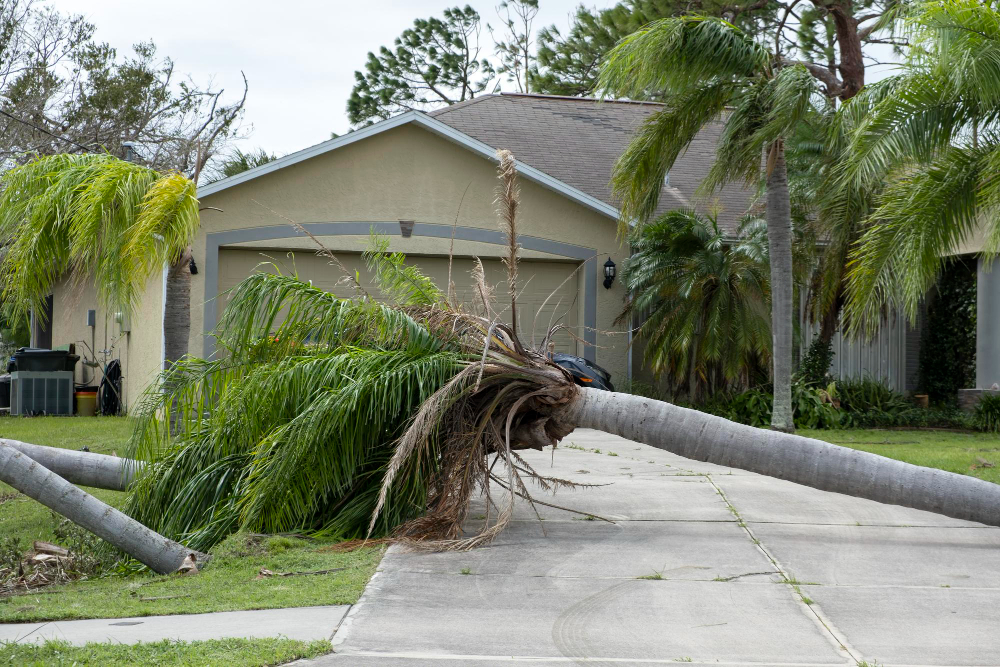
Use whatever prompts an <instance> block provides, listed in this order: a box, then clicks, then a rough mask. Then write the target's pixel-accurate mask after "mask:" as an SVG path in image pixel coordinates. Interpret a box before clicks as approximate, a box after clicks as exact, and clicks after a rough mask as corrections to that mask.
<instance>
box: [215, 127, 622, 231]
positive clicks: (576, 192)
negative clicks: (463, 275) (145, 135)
mask: <svg viewBox="0 0 1000 667" xmlns="http://www.w3.org/2000/svg"><path fill="white" fill-rule="evenodd" d="M406 124H413V125H416V126H418V127H421V128H423V129H425V130H428V131H430V132H432V133H434V134H436V135H438V136H440V137H442V138H444V139H447V140H448V141H451V142H453V143H455V144H458V145H460V146H462V147H464V148H466V149H468V150H470V151H472V152H474V153H477V154H479V155H481V156H482V157H484V158H486V159H488V160H491V161H494V162H495V161H496V150H497V149H496V148H494V147H493V146H491V145H489V144H487V143H485V142H483V141H480V140H479V139H476V138H474V137H471V136H469V135H468V134H465V133H464V132H462V131H461V130H459V129H457V128H455V127H453V126H451V125H448V124H446V123H443V122H441V121H440V120H438V119H436V118H434V117H432V116H429V115H427V114H425V113H421V112H419V111H409V112H407V113H403V114H400V115H399V116H394V117H393V118H389V119H388V120H384V121H381V122H379V123H375V124H373V125H369V126H367V127H364V128H361V129H359V130H355V131H354V132H350V133H348V134H345V135H343V136H340V137H336V138H334V139H330V140H329V141H324V142H323V143H321V144H316V145H315V146H310V147H309V148H306V149H304V150H301V151H297V152H295V153H291V154H290V155H286V156H284V157H281V158H278V159H277V160H274V161H272V162H268V163H267V164H263V165H261V166H259V167H255V168H254V169H250V170H248V171H244V172H242V173H240V174H236V175H235V176H230V177H229V178H225V179H222V180H221V181H216V182H215V183H209V184H208V185H205V186H202V187H199V188H198V196H199V197H207V196H209V195H212V194H214V193H216V192H219V191H221V190H225V189H228V188H231V187H233V186H236V185H239V184H241V183H245V182H247V181H250V180H253V179H255V178H258V177H260V176H264V175H265V174H269V173H271V172H274V171H278V170H279V169H284V168H285V167H289V166H291V165H294V164H297V163H299V162H302V161H304V160H308V159H310V158H313V157H316V156H318V155H322V154H324V153H327V152H329V151H333V150H336V149H338V148H341V147H343V146H348V145H350V144H352V143H354V142H356V141H362V140H364V139H365V138H367V137H370V136H373V135H376V134H380V133H382V132H385V131H387V130H391V129H393V128H396V127H400V126H401V125H406ZM514 155H515V157H517V153H516V152H515V154H514ZM517 171H518V173H520V174H521V176H523V177H524V178H526V179H528V180H530V181H533V182H535V183H537V184H539V185H541V186H543V187H545V188H548V189H550V190H553V191H555V192H557V193H559V194H561V195H563V196H564V197H566V198H567V199H570V200H572V201H575V202H577V203H579V204H581V205H583V206H585V207H587V208H589V209H591V210H594V211H596V212H598V213H601V214H603V215H605V216H607V217H609V218H612V219H614V220H617V219H618V209H617V208H616V207H614V206H612V205H611V204H609V203H608V202H606V201H603V200H601V199H599V198H597V197H595V196H593V195H591V194H588V193H587V192H584V191H582V190H580V189H578V188H576V187H574V186H572V185H570V184H568V183H565V182H563V181H562V180H560V179H558V178H555V177H553V176H552V175H551V174H548V173H546V172H544V171H543V170H541V169H538V168H537V167H535V166H532V165H530V164H527V163H525V162H524V161H522V160H520V159H518V160H517Z"/></svg>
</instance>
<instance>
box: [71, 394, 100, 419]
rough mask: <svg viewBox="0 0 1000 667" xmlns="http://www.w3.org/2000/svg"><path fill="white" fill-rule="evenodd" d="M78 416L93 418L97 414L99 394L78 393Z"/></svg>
mask: <svg viewBox="0 0 1000 667" xmlns="http://www.w3.org/2000/svg"><path fill="white" fill-rule="evenodd" d="M76 414H77V416H80V417H93V416H94V415H95V414H97V392H96V391H78V392H76Z"/></svg>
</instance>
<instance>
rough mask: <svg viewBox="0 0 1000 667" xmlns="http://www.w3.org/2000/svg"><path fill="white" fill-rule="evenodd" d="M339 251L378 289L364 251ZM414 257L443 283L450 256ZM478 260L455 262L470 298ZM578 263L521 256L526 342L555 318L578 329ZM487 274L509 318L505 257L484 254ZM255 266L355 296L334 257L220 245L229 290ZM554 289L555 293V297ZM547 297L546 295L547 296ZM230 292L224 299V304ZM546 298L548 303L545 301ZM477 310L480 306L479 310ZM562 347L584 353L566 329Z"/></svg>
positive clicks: (462, 291)
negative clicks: (335, 264) (362, 253)
mask: <svg viewBox="0 0 1000 667" xmlns="http://www.w3.org/2000/svg"><path fill="white" fill-rule="evenodd" d="M337 257H338V258H339V259H340V261H341V262H342V263H343V264H344V265H345V266H346V267H347V269H348V270H350V271H358V272H359V273H360V275H361V283H362V285H363V286H364V287H365V289H369V290H371V291H372V293H373V294H376V295H377V291H375V289H374V287H373V286H372V284H371V281H370V280H369V279H368V275H367V270H366V268H365V265H364V262H363V261H362V259H361V255H359V254H350V253H342V254H341V253H338V255H337ZM408 261H409V263H413V264H416V265H417V266H419V267H420V270H421V271H422V272H423V273H424V274H425V275H427V276H429V277H430V278H431V279H433V280H434V282H435V283H436V284H437V285H438V286H439V287H441V288H444V286H445V283H446V282H447V277H448V258H447V257H427V256H412V257H411V258H410V260H408ZM473 265H474V260H473V259H471V258H467V257H456V258H455V259H454V262H453V265H452V281H453V282H454V283H455V289H456V292H457V294H458V297H459V299H460V300H461V301H462V302H464V303H467V304H473V303H475V302H474V301H473V299H474V296H475V292H474V287H473V284H472V278H471V276H470V273H471V271H472V268H473ZM578 266H579V264H576V263H572V262H556V261H542V260H522V261H521V262H520V264H519V270H518V287H519V289H520V294H519V297H518V328H519V329H520V330H521V338H522V340H523V341H524V342H525V343H528V344H531V341H532V335H533V334H534V338H535V340H536V341H540V340H541V338H542V337H543V336H544V335H545V331H546V330H547V329H548V327H549V326H550V325H552V324H556V323H561V324H566V325H567V326H569V327H570V328H571V330H572V331H573V333H574V334H576V335H578V336H579V335H580V332H579V331H578V330H577V328H576V327H577V325H578V322H579V310H580V307H581V304H580V299H579V297H578V294H579V288H578V285H579V280H580V272H578V271H576V269H577V267H578ZM483 268H484V269H485V271H486V280H487V282H488V283H489V284H490V285H493V286H494V287H495V288H496V289H495V303H494V304H493V307H494V309H495V310H496V311H498V312H500V311H503V312H502V314H501V316H500V318H501V319H502V320H503V321H504V322H510V308H509V304H508V301H507V296H506V295H507V270H506V268H505V267H504V265H503V262H501V261H500V260H495V259H488V260H483ZM253 271H269V272H272V273H273V272H277V271H280V272H281V273H283V274H286V275H289V274H293V273H294V274H297V275H298V276H299V277H300V278H301V279H303V280H311V281H312V282H313V284H314V285H316V286H317V287H321V288H323V289H326V290H329V291H331V292H334V293H335V294H338V295H340V296H345V297H346V296H351V294H352V292H351V289H350V287H347V286H345V285H343V284H339V281H340V278H341V275H342V274H341V271H340V269H339V268H337V267H336V266H334V265H331V263H330V261H329V260H327V259H325V258H322V257H317V256H316V255H315V254H313V253H301V252H300V253H297V254H292V253H290V252H285V251H281V250H257V249H254V250H248V249H242V248H222V249H220V251H219V288H220V291H223V292H224V291H225V290H228V289H230V288H232V287H234V286H235V285H237V284H238V283H239V282H240V281H241V280H243V278H245V277H246V276H248V275H250V273H252V272H253ZM550 295H551V297H550ZM546 299H547V301H546ZM224 301H225V297H223V298H221V299H220V304H219V307H220V315H221V308H222V306H223V303H224ZM543 304H544V306H543ZM477 312H478V310H477ZM555 349H556V351H557V352H569V353H572V354H579V352H578V351H577V343H576V341H575V340H574V339H573V337H572V336H571V335H570V334H569V332H567V331H560V332H559V334H557V336H556V338H555Z"/></svg>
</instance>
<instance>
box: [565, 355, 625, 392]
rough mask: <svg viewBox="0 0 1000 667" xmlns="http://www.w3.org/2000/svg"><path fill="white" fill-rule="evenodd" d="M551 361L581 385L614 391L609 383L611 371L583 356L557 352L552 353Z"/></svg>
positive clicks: (613, 387)
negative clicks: (566, 371)
mask: <svg viewBox="0 0 1000 667" xmlns="http://www.w3.org/2000/svg"><path fill="white" fill-rule="evenodd" d="M552 361H554V362H555V363H556V364H557V365H559V366H562V367H563V368H565V369H566V370H568V371H569V372H570V373H571V374H572V375H573V379H574V380H576V383H577V384H578V385H580V386H581V387H593V388H594V389H603V390H605V391H614V390H615V386H614V385H613V384H611V373H609V372H607V371H606V370H604V369H603V368H601V367H600V366H598V365H597V364H595V363H594V362H592V361H587V360H586V359H584V358H583V357H578V356H576V355H574V354H563V353H561V352H560V353H557V354H553V355H552Z"/></svg>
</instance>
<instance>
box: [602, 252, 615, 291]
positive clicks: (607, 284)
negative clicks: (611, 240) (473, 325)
mask: <svg viewBox="0 0 1000 667" xmlns="http://www.w3.org/2000/svg"><path fill="white" fill-rule="evenodd" d="M614 281H615V263H614V262H612V261H611V258H610V257H608V261H606V262H604V288H605V289H611V283H613V282H614Z"/></svg>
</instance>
